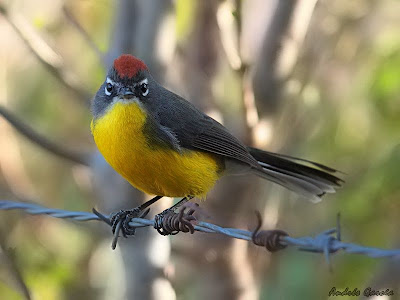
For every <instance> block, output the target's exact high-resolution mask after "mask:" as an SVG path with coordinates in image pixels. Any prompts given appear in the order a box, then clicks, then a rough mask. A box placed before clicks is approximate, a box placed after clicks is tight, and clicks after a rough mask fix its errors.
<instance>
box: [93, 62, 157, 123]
mask: <svg viewBox="0 0 400 300" xmlns="http://www.w3.org/2000/svg"><path fill="white" fill-rule="evenodd" d="M153 81H154V80H153V78H152V77H151V75H150V73H149V71H148V69H147V66H146V65H145V63H144V62H143V61H141V60H140V59H138V58H136V57H134V56H132V55H129V54H123V55H121V56H120V57H118V58H117V59H116V60H114V64H113V66H112V68H111V69H110V71H109V72H108V74H107V77H106V80H105V81H104V83H103V84H102V85H101V86H100V89H99V90H98V91H97V93H96V96H95V98H94V100H93V102H92V114H93V118H94V119H97V118H99V117H101V116H102V115H104V113H105V112H106V110H107V109H108V108H109V107H110V106H111V105H112V104H113V103H115V102H116V101H137V100H139V101H141V102H146V98H148V97H149V94H150V93H151V91H150V89H151V86H152V82H153Z"/></svg>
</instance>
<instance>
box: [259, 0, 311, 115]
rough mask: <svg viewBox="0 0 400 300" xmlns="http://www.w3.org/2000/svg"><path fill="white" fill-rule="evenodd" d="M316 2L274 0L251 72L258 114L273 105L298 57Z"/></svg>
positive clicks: (268, 109)
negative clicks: (268, 22)
mask: <svg viewBox="0 0 400 300" xmlns="http://www.w3.org/2000/svg"><path fill="white" fill-rule="evenodd" d="M316 2H317V0H309V1H296V0H281V1H276V7H275V10H274V14H273V17H272V19H271V23H270V26H269V27H268V31H267V32H266V35H265V38H264V42H263V45H262V49H261V52H260V55H259V59H258V60H257V64H256V65H255V70H254V75H253V83H252V84H253V90H254V98H255V101H256V104H257V108H258V111H259V113H260V114H264V115H265V114H268V113H271V112H273V111H274V109H276V107H277V105H278V101H279V99H280V93H281V85H282V83H283V82H284V81H285V80H286V79H287V77H288V76H289V75H290V73H291V71H292V69H293V66H294V65H295V63H296V61H297V57H298V53H299V51H300V47H301V44H302V42H303V40H304V37H305V34H306V32H307V28H308V25H309V22H310V19H311V16H312V13H313V11H314V7H315V4H316Z"/></svg>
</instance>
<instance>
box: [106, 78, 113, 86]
mask: <svg viewBox="0 0 400 300" xmlns="http://www.w3.org/2000/svg"><path fill="white" fill-rule="evenodd" d="M106 82H107V83H111V84H115V82H114V81H112V80H111V79H110V77H107V78H106Z"/></svg>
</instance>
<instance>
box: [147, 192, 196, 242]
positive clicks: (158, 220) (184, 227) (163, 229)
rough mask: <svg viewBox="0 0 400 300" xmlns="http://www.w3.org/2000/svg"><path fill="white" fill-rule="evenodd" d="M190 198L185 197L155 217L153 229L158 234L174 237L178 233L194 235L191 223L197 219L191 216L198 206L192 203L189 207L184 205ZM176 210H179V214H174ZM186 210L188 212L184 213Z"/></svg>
mask: <svg viewBox="0 0 400 300" xmlns="http://www.w3.org/2000/svg"><path fill="white" fill-rule="evenodd" d="M192 198H193V197H191V196H188V197H185V198H183V199H181V200H180V201H179V202H178V203H176V204H175V205H174V206H172V207H170V208H168V209H166V210H164V211H163V212H161V213H159V214H157V215H155V217H154V228H155V229H157V231H158V233H159V234H161V235H175V234H178V233H179V232H180V231H183V232H190V233H194V226H193V224H192V222H193V221H197V219H196V218H195V217H194V216H193V213H194V212H195V211H196V209H197V208H198V206H199V205H198V204H197V203H193V205H191V206H186V205H184V204H186V202H188V201H189V200H190V199H192ZM178 208H180V209H179V212H176V210H177V209H178ZM187 208H188V211H186V209H187Z"/></svg>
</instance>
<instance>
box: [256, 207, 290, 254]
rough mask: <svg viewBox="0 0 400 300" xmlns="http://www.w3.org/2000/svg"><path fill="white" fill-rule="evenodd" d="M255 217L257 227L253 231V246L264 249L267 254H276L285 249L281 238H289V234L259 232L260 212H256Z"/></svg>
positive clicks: (272, 231) (280, 231) (276, 231)
mask: <svg viewBox="0 0 400 300" xmlns="http://www.w3.org/2000/svg"><path fill="white" fill-rule="evenodd" d="M256 216H257V227H256V229H254V231H253V233H252V235H251V240H252V242H253V244H255V245H257V246H261V247H265V248H266V249H267V250H268V251H269V252H276V251H279V250H282V249H285V248H286V247H287V246H288V245H287V244H284V243H282V237H284V236H289V234H288V233H287V232H285V231H283V230H279V229H275V230H261V231H260V228H261V226H262V218H261V214H260V212H258V211H256Z"/></svg>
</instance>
